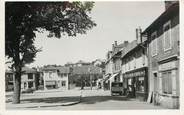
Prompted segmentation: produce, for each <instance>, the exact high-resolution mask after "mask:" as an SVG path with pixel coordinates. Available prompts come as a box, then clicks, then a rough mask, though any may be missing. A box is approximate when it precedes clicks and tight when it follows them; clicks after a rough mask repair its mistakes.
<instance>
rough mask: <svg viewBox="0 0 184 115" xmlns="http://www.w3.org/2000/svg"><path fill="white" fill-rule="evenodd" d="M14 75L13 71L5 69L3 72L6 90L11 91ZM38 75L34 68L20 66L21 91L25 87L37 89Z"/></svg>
mask: <svg viewBox="0 0 184 115" xmlns="http://www.w3.org/2000/svg"><path fill="white" fill-rule="evenodd" d="M14 77H15V74H14V72H13V71H10V70H9V71H6V73H5V81H6V83H5V84H6V91H12V90H13V87H14V85H13V84H14ZM39 77H40V74H39V72H37V70H36V69H32V68H28V67H23V68H22V75H21V91H24V90H27V89H30V88H31V89H35V90H36V89H38V86H39V81H38V78H39Z"/></svg>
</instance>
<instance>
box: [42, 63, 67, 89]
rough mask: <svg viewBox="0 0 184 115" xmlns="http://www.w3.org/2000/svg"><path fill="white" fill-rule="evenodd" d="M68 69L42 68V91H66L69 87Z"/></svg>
mask: <svg viewBox="0 0 184 115" xmlns="http://www.w3.org/2000/svg"><path fill="white" fill-rule="evenodd" d="M69 74H70V68H69V67H63V66H60V67H54V66H49V67H45V68H43V80H44V90H47V89H61V90H68V88H69V87H68V85H69Z"/></svg>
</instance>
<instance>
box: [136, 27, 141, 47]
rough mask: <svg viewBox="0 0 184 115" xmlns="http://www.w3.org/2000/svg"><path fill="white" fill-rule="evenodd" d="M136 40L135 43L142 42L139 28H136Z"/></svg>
mask: <svg viewBox="0 0 184 115" xmlns="http://www.w3.org/2000/svg"><path fill="white" fill-rule="evenodd" d="M135 31H136V40H137V43H138V44H139V43H141V42H142V38H141V33H142V29H141V28H140V27H139V28H136V30H135Z"/></svg>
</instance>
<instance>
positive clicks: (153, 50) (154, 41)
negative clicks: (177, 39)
mask: <svg viewBox="0 0 184 115" xmlns="http://www.w3.org/2000/svg"><path fill="white" fill-rule="evenodd" d="M151 39H152V43H151V54H152V56H155V55H157V34H156V32H154V33H152V35H151Z"/></svg>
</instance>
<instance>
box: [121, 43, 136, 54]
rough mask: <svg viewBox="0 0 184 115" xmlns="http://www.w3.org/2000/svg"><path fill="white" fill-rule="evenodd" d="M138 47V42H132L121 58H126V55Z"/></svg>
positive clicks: (123, 51)
mask: <svg viewBox="0 0 184 115" xmlns="http://www.w3.org/2000/svg"><path fill="white" fill-rule="evenodd" d="M137 46H138V45H137V41H136V40H134V41H132V42H131V43H129V44H128V45H127V46H126V47H125V48H124V50H122V55H121V57H124V56H125V55H127V54H128V53H129V52H130V51H132V50H133V49H134V48H136V47H137Z"/></svg>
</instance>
